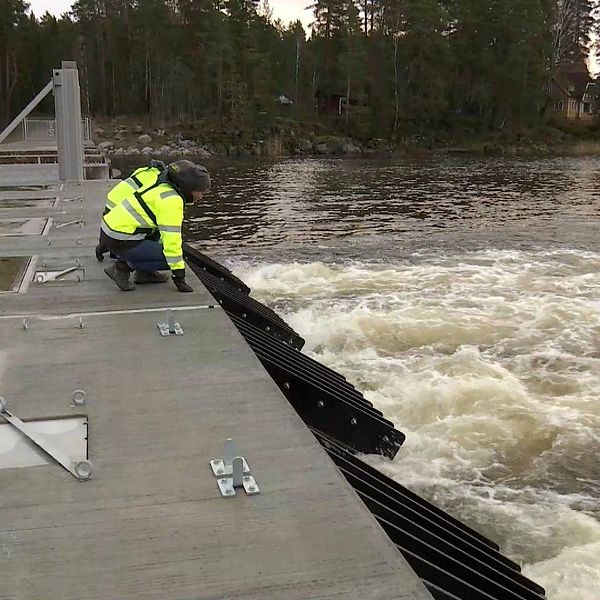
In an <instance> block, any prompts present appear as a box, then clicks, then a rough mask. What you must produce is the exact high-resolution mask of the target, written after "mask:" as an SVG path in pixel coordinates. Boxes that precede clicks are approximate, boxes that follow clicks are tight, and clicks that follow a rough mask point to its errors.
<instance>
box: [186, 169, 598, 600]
mask: <svg viewBox="0 0 600 600" xmlns="http://www.w3.org/2000/svg"><path fill="white" fill-rule="evenodd" d="M210 166H211V172H212V174H213V179H214V187H213V191H212V192H211V193H210V195H209V196H207V197H206V198H205V199H204V201H203V205H202V207H201V208H199V209H197V210H195V211H194V213H192V214H190V218H189V222H188V237H189V238H191V239H193V240H195V241H196V242H197V246H198V247H199V248H200V249H201V250H203V251H205V252H206V253H208V254H209V255H211V256H213V257H215V258H217V259H218V260H221V261H222V262H224V263H225V264H227V266H229V267H230V268H231V269H232V270H233V271H234V273H235V274H236V275H238V276H239V277H241V278H242V279H243V280H244V281H245V282H246V283H247V284H248V285H249V286H250V287H251V288H252V295H253V296H254V297H255V298H257V299H258V300H261V301H263V302H265V303H266V304H268V305H269V306H271V307H272V308H274V309H275V310H276V311H277V312H278V313H279V314H280V315H281V316H282V317H283V318H284V319H286V321H287V322H288V323H290V325H291V326H292V327H294V328H295V329H296V330H297V331H298V332H299V333H300V334H301V335H302V336H303V337H305V338H306V342H307V343H306V347H305V350H304V351H305V352H307V353H308V354H309V355H311V356H312V357H314V358H315V359H317V360H318V361H320V362H322V363H324V364H326V365H328V366H330V367H332V368H333V369H335V370H337V371H339V372H341V373H343V374H344V375H346V377H347V378H348V379H349V380H350V381H352V382H353V383H354V384H355V385H356V386H357V387H358V388H359V389H360V390H361V391H362V392H363V393H364V395H365V396H366V398H367V399H368V400H370V401H371V402H373V404H374V405H375V406H376V407H378V408H379V409H381V410H382V411H383V413H384V415H385V416H386V417H387V418H389V419H391V420H392V421H394V422H395V423H396V426H397V428H398V429H400V430H402V431H403V432H405V433H406V436H407V437H406V442H405V445H404V446H403V448H402V449H401V451H400V452H399V454H398V456H397V457H396V459H395V460H394V461H389V460H387V459H382V458H380V457H367V460H368V462H370V463H371V464H373V465H374V466H376V467H377V468H379V469H380V470H381V471H383V472H384V473H385V474H386V475H388V476H390V477H392V478H394V479H396V480H398V481H399V482H400V483H402V484H404V485H406V486H408V487H409V488H411V489H413V490H414V491H416V492H417V493H419V494H421V495H422V496H424V497H426V498H428V499H429V500H431V501H433V502H435V503H436V504H437V505H439V506H441V507H442V508H444V509H446V510H448V511H449V512H450V513H452V514H454V515H456V516H458V517H459V518H460V519H462V520H463V521H465V522H466V523H468V524H469V525H471V526H472V527H474V528H476V529H477V530H479V531H481V532H482V533H484V534H485V535H487V536H489V537H491V538H492V539H494V540H495V541H497V542H498V543H499V544H500V545H501V548H502V551H503V552H504V553H506V554H507V555H509V556H510V557H511V558H513V559H515V560H517V561H518V562H519V563H521V564H522V565H523V566H524V570H525V572H526V574H527V575H528V576H530V577H532V578H533V579H535V580H536V581H538V582H539V583H541V584H542V585H544V586H545V587H546V589H547V592H548V598H549V600H599V599H600V458H599V457H600V160H598V159H595V158H576V159H544V160H534V161H532V160H529V161H520V160H501V159H492V160H477V159H473V158H469V159H466V158H442V159H440V158H436V159H419V160H416V159H415V160H412V159H410V160H409V159H401V160H399V159H389V160H385V161H382V160H363V159H361V160H347V159H344V160H335V159H328V160H318V159H298V160H296V159H288V160H282V161H276V162H261V163H256V162H228V163H223V164H214V165H210Z"/></svg>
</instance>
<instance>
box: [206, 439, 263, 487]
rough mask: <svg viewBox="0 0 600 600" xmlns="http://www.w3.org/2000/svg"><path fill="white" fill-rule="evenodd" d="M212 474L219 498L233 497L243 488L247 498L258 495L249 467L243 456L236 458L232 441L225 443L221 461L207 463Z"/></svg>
mask: <svg viewBox="0 0 600 600" xmlns="http://www.w3.org/2000/svg"><path fill="white" fill-rule="evenodd" d="M209 464H210V468H211V469H212V472H213V474H214V475H215V477H217V485H218V486H219V491H220V492H221V496H223V497H224V498H229V497H231V496H235V490H236V489H238V488H244V491H245V492H246V494H248V495H249V496H253V495H255V494H259V493H260V489H259V487H258V484H257V483H256V480H255V479H254V477H253V476H252V475H251V474H250V467H249V466H248V463H247V461H246V459H245V458H244V457H243V456H236V449H235V443H234V441H233V440H232V439H231V438H229V439H227V440H226V442H225V455H224V457H223V459H217V458H215V459H213V460H211V461H209Z"/></svg>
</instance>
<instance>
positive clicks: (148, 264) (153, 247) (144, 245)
mask: <svg viewBox="0 0 600 600" xmlns="http://www.w3.org/2000/svg"><path fill="white" fill-rule="evenodd" d="M159 240H160V234H159V233H158V231H157V232H155V233H154V235H152V236H151V238H149V239H145V240H142V241H141V242H138V241H129V240H127V241H122V240H115V239H113V238H111V237H108V236H107V235H106V234H105V233H104V232H103V231H101V232H100V244H102V245H103V247H105V248H106V249H107V250H110V251H111V253H112V254H114V255H115V256H116V257H117V258H121V259H123V260H124V261H125V262H127V264H128V265H129V267H130V268H132V269H134V270H136V271H137V270H140V271H168V270H170V267H169V265H168V264H167V259H166V258H165V255H164V254H163V248H162V245H161V243H160V242H159Z"/></svg>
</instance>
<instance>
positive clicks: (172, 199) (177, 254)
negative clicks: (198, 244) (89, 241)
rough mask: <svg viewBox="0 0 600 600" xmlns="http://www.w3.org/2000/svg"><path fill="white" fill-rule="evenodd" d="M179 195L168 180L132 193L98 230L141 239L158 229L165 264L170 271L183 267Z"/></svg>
mask: <svg viewBox="0 0 600 600" xmlns="http://www.w3.org/2000/svg"><path fill="white" fill-rule="evenodd" d="M182 223H183V198H182V197H181V196H180V195H179V194H178V193H177V192H176V191H175V190H174V189H173V187H172V186H171V185H169V184H168V183H159V184H158V185H153V186H150V187H149V188H148V189H146V190H145V191H144V190H142V191H141V192H132V193H130V195H129V196H128V197H127V198H126V199H125V200H123V201H122V202H121V203H120V204H117V205H116V206H115V207H114V208H113V209H111V210H110V211H109V212H108V213H107V214H105V215H104V217H103V218H102V225H101V229H102V231H104V233H105V234H106V235H107V236H109V237H111V238H113V239H115V240H131V241H135V240H140V241H141V240H143V239H145V238H147V237H150V236H151V235H152V234H153V233H155V232H156V230H157V229H158V231H159V232H160V241H161V243H162V247H163V254H164V255H165V258H166V260H167V264H168V265H169V267H170V268H171V270H172V271H174V270H176V269H185V263H184V261H183V251H182V249H181V244H182V239H181V225H182Z"/></svg>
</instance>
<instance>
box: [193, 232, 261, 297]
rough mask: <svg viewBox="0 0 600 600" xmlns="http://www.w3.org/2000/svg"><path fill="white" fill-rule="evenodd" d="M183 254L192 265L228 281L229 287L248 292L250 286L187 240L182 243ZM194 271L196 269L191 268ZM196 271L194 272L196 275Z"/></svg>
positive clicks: (244, 292)
mask: <svg viewBox="0 0 600 600" xmlns="http://www.w3.org/2000/svg"><path fill="white" fill-rule="evenodd" d="M183 256H184V258H185V260H186V261H187V262H188V263H189V264H190V266H191V267H192V269H193V267H197V268H200V269H202V270H203V271H206V272H207V273H210V274H211V275H214V276H215V277H217V278H218V279H220V280H221V281H223V282H225V283H228V284H229V285H230V286H231V287H233V288H235V289H236V290H239V291H240V292H242V293H243V294H249V293H250V288H249V287H248V286H247V285H246V284H245V283H244V282H243V281H242V280H241V279H239V278H238V277H236V276H235V275H234V274H233V273H232V272H231V271H230V270H229V269H228V268H227V267H224V266H223V265H222V264H220V263H218V262H217V261H216V260H213V259H212V258H210V256H206V254H202V252H200V251H199V250H196V248H194V247H192V246H190V245H189V244H188V243H187V242H184V243H183ZM193 271H194V273H196V269H193ZM197 274H198V273H196V275H197Z"/></svg>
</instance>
